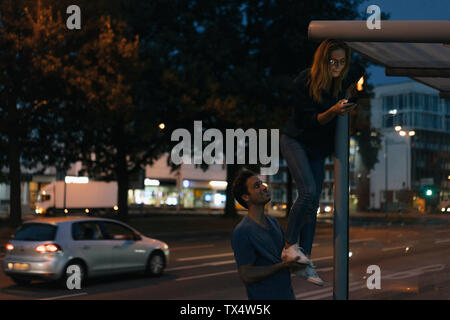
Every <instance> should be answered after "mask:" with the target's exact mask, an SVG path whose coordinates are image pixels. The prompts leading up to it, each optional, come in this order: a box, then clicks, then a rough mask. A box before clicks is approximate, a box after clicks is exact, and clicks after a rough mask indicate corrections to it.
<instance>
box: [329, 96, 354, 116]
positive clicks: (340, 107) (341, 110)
mask: <svg viewBox="0 0 450 320" xmlns="http://www.w3.org/2000/svg"><path fill="white" fill-rule="evenodd" d="M347 101H348V100H347V99H342V100H339V101H338V102H337V103H336V104H335V105H334V106H333V110H334V112H335V113H336V114H338V115H341V116H343V115H345V114H347V113H349V112H350V111H352V110H353V109H355V108H356V106H357V104H356V103H347Z"/></svg>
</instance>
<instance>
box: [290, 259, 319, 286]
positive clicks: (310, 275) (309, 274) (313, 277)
mask: <svg viewBox="0 0 450 320" xmlns="http://www.w3.org/2000/svg"><path fill="white" fill-rule="evenodd" d="M295 275H296V276H298V277H302V278H304V279H305V280H306V281H308V282H311V283H314V284H315V285H318V286H323V280H322V279H321V278H320V277H319V276H318V275H317V272H316V267H315V266H314V264H313V263H312V262H311V263H310V264H308V265H307V266H306V268H304V269H301V270H298V271H296V272H295Z"/></svg>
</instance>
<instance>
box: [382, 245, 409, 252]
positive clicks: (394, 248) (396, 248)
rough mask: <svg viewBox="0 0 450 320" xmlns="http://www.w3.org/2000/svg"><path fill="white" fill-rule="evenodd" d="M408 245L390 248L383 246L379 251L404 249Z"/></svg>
mask: <svg viewBox="0 0 450 320" xmlns="http://www.w3.org/2000/svg"><path fill="white" fill-rule="evenodd" d="M406 248H408V247H406V246H402V247H392V248H383V249H381V251H391V250H399V249H406Z"/></svg>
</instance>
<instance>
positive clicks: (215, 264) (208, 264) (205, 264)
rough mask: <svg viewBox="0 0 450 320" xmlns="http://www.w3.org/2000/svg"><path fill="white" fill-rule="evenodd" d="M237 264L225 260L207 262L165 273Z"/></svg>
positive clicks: (171, 269) (233, 261) (173, 269)
mask: <svg viewBox="0 0 450 320" xmlns="http://www.w3.org/2000/svg"><path fill="white" fill-rule="evenodd" d="M231 263H236V261H235V260H234V259H233V260H225V261H218V262H206V263H201V264H194V265H190V266H182V267H175V268H169V269H165V271H175V270H186V269H195V268H203V267H216V266H220V265H224V264H231Z"/></svg>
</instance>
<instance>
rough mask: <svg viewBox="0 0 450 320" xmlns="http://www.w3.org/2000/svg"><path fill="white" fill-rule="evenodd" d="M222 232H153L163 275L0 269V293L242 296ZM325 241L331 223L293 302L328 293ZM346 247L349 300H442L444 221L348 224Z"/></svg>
mask: <svg viewBox="0 0 450 320" xmlns="http://www.w3.org/2000/svg"><path fill="white" fill-rule="evenodd" d="M230 235H231V233H230V231H220V232H216V233H214V232H212V233H206V232H203V233H195V232H191V233H184V234H176V233H168V232H166V233H160V234H159V235H158V236H159V239H160V240H163V241H166V242H167V243H168V244H169V247H170V250H171V256H170V263H169V265H168V267H167V268H166V270H165V273H164V274H163V275H162V276H160V277H158V278H148V277H145V276H144V275H141V274H131V275H123V276H115V277H108V278H100V279H92V280H91V281H89V282H88V283H87V284H86V286H85V287H83V288H81V290H68V289H61V288H59V287H58V286H57V285H56V284H52V283H40V282H33V283H32V284H31V285H30V286H18V285H16V284H14V283H13V282H12V281H11V280H10V279H9V278H8V277H6V276H5V275H4V274H3V273H2V272H0V299H7V300H10V299H33V300H35V299H37V300H39V299H41V300H62V299H92V300H110V299H120V300H124V299H133V300H142V299H145V300H147V299H148V300H185V299H186V300H246V299H247V295H246V292H245V287H244V285H243V284H242V282H241V280H240V279H239V276H238V273H237V269H236V265H235V261H234V256H233V252H232V249H231V241H230ZM153 236H154V235H153ZM332 239H333V228H332V226H331V225H330V224H328V223H326V222H321V223H319V224H318V228H317V232H316V238H315V242H314V246H313V254H312V260H313V261H314V263H315V264H316V268H317V272H318V274H319V275H320V276H321V277H322V279H323V280H324V282H325V284H324V286H323V287H318V286H316V285H314V284H311V283H309V282H307V281H305V280H304V279H301V278H298V277H295V276H293V278H292V284H293V288H294V292H295V294H296V298H297V299H298V300H331V299H333V240H332ZM350 252H351V257H350V262H349V268H350V271H349V299H351V300H352V299H355V300H359V299H362V300H380V299H382V300H391V299H393V300H409V299H426V300H448V299H450V268H449V266H450V225H449V224H447V223H441V224H439V223H429V224H411V223H409V224H408V223H401V222H400V223H391V225H390V226H387V225H386V224H385V225H379V224H378V223H371V224H367V225H366V226H352V227H351V229H350ZM1 259H2V257H1V255H0V260H1ZM372 265H376V266H378V267H379V269H380V272H381V277H380V285H381V288H380V289H376V288H375V289H368V286H367V283H368V281H369V282H370V283H373V281H372V280H371V278H369V277H371V275H372V274H371V273H368V270H367V269H368V267H369V266H372Z"/></svg>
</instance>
